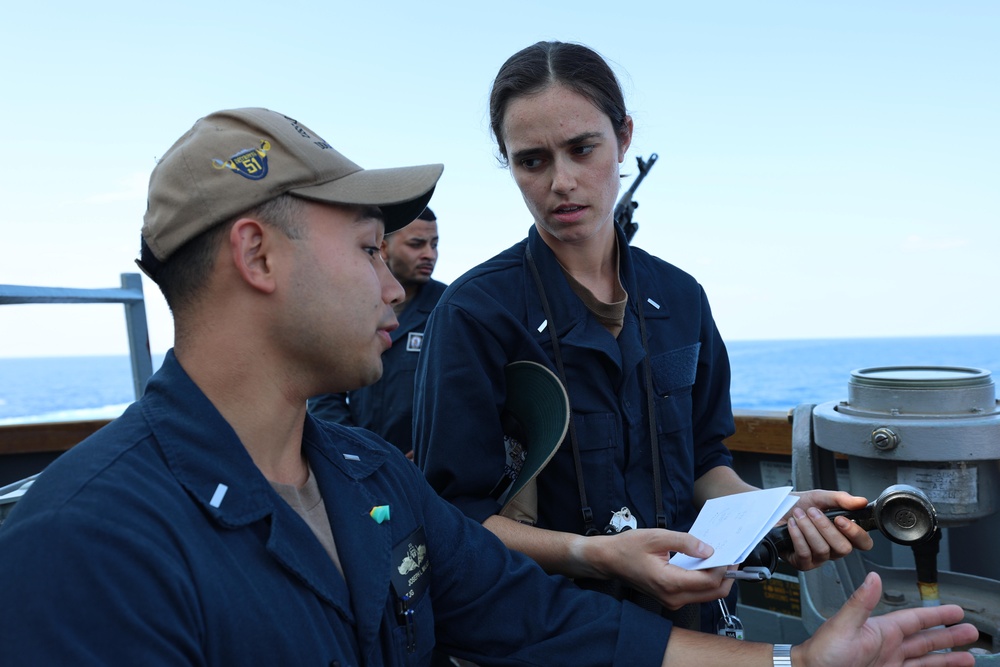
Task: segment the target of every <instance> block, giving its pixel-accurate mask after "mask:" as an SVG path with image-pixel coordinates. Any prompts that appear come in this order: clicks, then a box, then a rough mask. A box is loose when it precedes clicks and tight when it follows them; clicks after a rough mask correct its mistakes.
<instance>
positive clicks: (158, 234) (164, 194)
mask: <svg viewBox="0 0 1000 667" xmlns="http://www.w3.org/2000/svg"><path fill="white" fill-rule="evenodd" d="M443 169H444V166H443V165H440V164H430V165H422V166H415V167H398V168H394V169H362V168H361V167H359V166H358V165H356V164H355V163H354V162H352V161H350V160H348V159H347V158H346V157H344V156H343V155H341V154H340V153H339V152H337V151H336V150H334V148H333V147H332V146H330V144H328V143H327V142H326V141H324V140H323V139H322V138H321V137H320V136H319V135H317V134H316V133H315V132H313V131H312V130H310V129H309V128H307V127H306V126H305V125H303V124H302V123H300V122H298V121H297V120H295V119H294V118H289V117H288V116H285V115H283V114H280V113H277V112H275V111H270V110H268V109H259V108H248V109H231V110H227V111H217V112H215V113H213V114H210V115H208V116H205V117H204V118H202V119H200V120H199V121H198V122H196V123H195V124H194V127H192V128H191V129H190V130H188V131H187V133H185V134H184V136H182V137H181V138H180V139H178V140H177V141H176V142H175V143H174V145H173V146H171V147H170V149H169V150H168V151H167V152H166V154H164V156H163V157H162V158H161V159H160V160H159V162H158V163H157V165H156V167H155V168H154V169H153V173H152V175H151V176H150V178H149V198H148V200H147V203H146V215H145V218H144V223H143V226H142V250H141V256H140V258H139V259H137V260H136V263H137V264H139V266H140V267H141V268H142V269H143V271H145V272H146V274H147V275H149V276H150V277H151V278H153V279H154V280H155V278H156V272H157V269H158V267H159V265H160V264H162V263H163V262H165V261H166V260H167V259H168V258H169V257H170V256H171V255H172V254H173V253H174V252H176V251H177V250H178V249H179V248H180V247H181V246H183V245H184V244H185V243H187V242H188V241H190V240H191V239H193V238H194V237H196V236H198V235H199V234H201V233H202V232H204V231H206V230H208V229H210V228H212V227H213V226H215V225H216V224H219V223H221V222H224V221H225V220H228V219H230V218H232V217H235V216H236V215H238V214H240V213H242V212H244V211H246V210H248V209H250V208H253V207H254V206H257V205H259V204H262V203H264V202H266V201H268V200H270V199H273V198H274V197H277V196H278V195H281V194H285V193H288V194H291V195H294V196H296V197H302V198H303V199H309V200H313V201H318V202H324V203H330V204H349V205H356V204H360V205H367V206H378V207H380V208H381V210H382V213H383V215H384V216H385V230H386V233H388V232H392V231H395V230H397V229H399V228H401V227H403V226H404V225H406V224H408V223H410V222H412V221H413V220H414V219H415V218H416V217H417V216H418V215H419V214H420V212H421V211H423V210H424V207H425V206H427V202H429V201H430V198H431V194H432V193H433V192H434V186H435V185H436V184H437V181H438V178H440V176H441V172H442V171H443Z"/></svg>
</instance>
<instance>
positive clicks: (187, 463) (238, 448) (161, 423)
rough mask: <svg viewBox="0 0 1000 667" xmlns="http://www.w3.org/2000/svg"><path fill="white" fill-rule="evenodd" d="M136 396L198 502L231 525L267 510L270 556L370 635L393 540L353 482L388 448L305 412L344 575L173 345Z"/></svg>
mask: <svg viewBox="0 0 1000 667" xmlns="http://www.w3.org/2000/svg"><path fill="white" fill-rule="evenodd" d="M142 406H143V414H144V415H145V417H146V420H147V422H148V424H149V426H150V429H151V430H152V432H153V434H154V437H155V438H156V441H157V443H158V444H159V446H160V448H161V450H162V451H163V454H164V458H165V460H166V462H167V465H168V467H169V468H170V470H171V472H172V473H173V475H174V476H175V478H176V479H177V481H178V483H180V484H181V485H182V486H183V487H184V488H185V489H186V490H187V491H188V493H189V494H190V495H191V497H192V498H193V499H194V501H195V502H197V503H199V504H200V505H201V506H202V508H203V510H204V512H205V513H206V514H207V515H208V516H209V517H211V518H212V520H214V521H216V522H218V523H219V524H220V525H221V526H223V527H225V528H229V529H239V528H244V527H247V526H250V524H253V523H255V522H258V521H261V520H262V519H265V518H268V517H270V521H269V522H268V523H267V524H266V527H265V528H264V529H263V530H264V531H265V533H264V534H263V539H264V540H265V541H266V546H267V550H268V551H269V552H270V553H271V554H272V556H273V557H274V558H275V559H276V560H278V561H279V562H280V563H281V564H282V565H283V566H284V567H285V568H286V569H288V570H290V571H291V572H292V573H293V574H294V575H295V576H296V577H298V578H299V579H301V580H302V581H303V582H304V583H305V584H306V585H308V586H309V587H310V588H312V589H313V591H314V592H315V593H316V594H317V595H319V596H320V597H321V598H323V599H325V600H326V601H327V602H328V603H330V604H331V605H333V606H334V607H336V608H337V609H338V611H339V612H340V613H341V614H342V615H343V616H344V618H345V619H347V620H348V622H350V623H355V622H357V624H358V628H359V633H360V636H370V634H365V631H366V630H367V631H368V632H369V633H371V631H372V629H373V628H374V627H375V626H377V624H378V623H379V622H380V619H381V616H382V607H383V606H384V604H385V599H384V598H383V597H381V596H376V597H373V596H372V595H371V591H373V590H377V591H379V592H380V593H381V591H383V590H387V589H388V585H389V567H390V562H389V560H390V552H391V546H392V545H391V544H390V543H389V542H390V541H391V540H390V534H389V531H387V530H385V529H384V527H381V526H379V524H377V523H376V522H375V521H373V520H372V519H371V517H370V516H368V512H369V511H370V510H371V508H372V507H373V506H374V505H375V504H378V503H379V500H380V499H377V498H373V497H370V495H369V494H368V492H367V491H366V490H365V488H364V486H363V485H361V484H357V483H356V482H358V481H360V480H363V479H365V478H367V477H369V476H371V475H372V474H373V473H375V471H377V470H378V469H379V468H380V467H381V466H382V465H383V464H384V463H385V460H386V456H387V450H384V449H380V448H378V447H375V446H373V445H371V444H369V443H368V442H366V441H365V440H364V439H362V438H360V437H356V436H354V434H353V432H352V431H351V429H347V428H339V427H338V430H339V431H340V432H341V433H342V435H344V438H342V439H339V440H337V441H336V442H334V440H333V439H332V438H331V437H330V436H329V434H328V432H327V431H324V430H322V429H320V428H319V427H318V426H317V422H316V420H314V419H313V418H312V417H308V416H307V417H306V418H305V419H306V421H305V425H304V432H303V443H304V451H305V454H306V457H307V459H308V460H309V463H310V466H311V467H312V469H313V474H314V475H315V476H316V480H317V483H318V485H319V487H320V493H321V494H322V496H323V499H324V502H325V503H326V505H327V514H328V515H329V516H330V517H331V519H333V518H334V517H336V519H337V520H336V521H333V520H331V528H332V530H333V533H334V539H335V541H336V543H337V550H338V552H339V553H340V555H341V562H342V565H343V567H344V570H345V572H344V574H345V576H346V577H348V581H349V582H350V584H349V585H348V584H345V581H344V578H343V577H341V576H340V575H339V574H338V573H337V570H336V568H335V566H334V565H333V561H332V560H331V559H330V557H329V556H328V555H327V554H326V552H325V551H324V550H323V548H322V547H321V546H320V544H319V542H318V541H317V540H316V539H315V537H314V536H313V535H312V533H311V531H309V528H308V527H307V526H306V524H305V522H303V521H301V519H299V518H298V516H297V515H295V513H294V510H292V509H291V508H290V507H288V506H287V505H286V504H285V503H284V502H283V501H281V499H280V497H279V496H278V495H277V493H276V492H275V491H274V490H273V489H272V488H271V485H270V483H269V482H268V481H267V479H266V478H265V477H264V475H263V474H262V473H261V472H260V470H259V469H258V468H257V466H256V465H255V464H254V462H253V459H251V458H250V455H249V453H248V452H247V451H246V448H245V447H244V446H243V444H242V442H241V441H240V439H239V438H238V437H237V435H236V432H235V431H234V430H233V429H232V427H231V426H230V425H229V423H228V422H227V421H226V420H225V419H224V418H223V417H222V415H221V414H220V413H219V412H218V410H216V409H215V407H214V406H213V405H212V403H211V401H209V400H208V398H207V397H206V396H205V395H204V393H202V391H201V389H199V388H198V386H197V385H196V384H195V383H194V381H192V380H191V378H190V377H189V376H188V375H187V373H186V372H185V371H184V369H183V368H182V367H181V365H180V363H179V362H178V361H177V359H176V357H175V356H174V354H173V351H170V352H168V353H167V355H166V357H165V359H164V362H163V366H162V367H161V368H160V370H159V371H157V373H156V374H155V375H154V376H153V378H152V379H151V380H150V382H149V385H148V386H147V388H146V393H145V395H144V396H143V398H142ZM381 500H382V502H384V499H381ZM261 525H265V524H261ZM383 542H384V543H385V544H382V543H383ZM359 553H361V554H365V557H364V559H363V560H364V563H358V562H357V559H356V558H353V557H352V556H353V555H356V554H359ZM378 561H384V562H378ZM383 580H384V581H383ZM348 588H349V589H350V591H351V594H350V596H348V594H347V590H348ZM376 598H377V599H376ZM355 617H357V619H358V620H357V621H355ZM368 626H371V627H368Z"/></svg>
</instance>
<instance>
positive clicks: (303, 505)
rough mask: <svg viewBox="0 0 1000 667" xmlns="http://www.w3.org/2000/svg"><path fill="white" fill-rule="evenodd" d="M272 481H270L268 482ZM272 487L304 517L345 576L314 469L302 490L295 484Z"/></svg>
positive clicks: (310, 471) (275, 483)
mask: <svg viewBox="0 0 1000 667" xmlns="http://www.w3.org/2000/svg"><path fill="white" fill-rule="evenodd" d="M268 481H270V480H268ZM271 487H272V488H273V489H274V490H275V491H277V492H278V495H279V496H281V498H282V499H283V500H284V501H285V502H286V503H288V505H289V506H290V507H291V508H292V509H293V510H295V513H296V514H298V515H299V516H300V517H302V520H303V521H305V522H306V525H307V526H309V529H310V530H312V532H313V534H314V535H315V536H316V539H318V540H319V543H320V544H322V545H323V548H324V549H325V550H326V553H327V554H329V556H330V558H331V559H332V560H333V564H334V565H336V566H337V570H339V571H340V574H341V575H343V574H344V568H342V567H341V566H340V556H338V555H337V544H336V542H334V540H333V530H331V528H330V519H329V517H328V516H327V514H326V504H325V503H324V502H323V496H321V495H320V493H319V485H318V484H317V483H316V478H315V477H313V473H312V468H310V469H309V478H308V479H307V480H306V483H305V484H303V485H302V488H296V487H295V485H294V484H279V483H278V482H271Z"/></svg>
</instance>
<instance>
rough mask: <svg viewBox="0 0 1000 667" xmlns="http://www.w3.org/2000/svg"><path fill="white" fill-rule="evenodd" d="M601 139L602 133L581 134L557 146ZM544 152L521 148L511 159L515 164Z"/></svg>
mask: <svg viewBox="0 0 1000 667" xmlns="http://www.w3.org/2000/svg"><path fill="white" fill-rule="evenodd" d="M603 138H604V133H603V132H583V133H581V134H578V135H576V136H574V137H570V138H569V139H566V140H565V141H563V142H562V143H561V144H559V145H560V146H561V147H563V148H565V147H567V146H575V145H576V144H582V143H585V142H587V141H592V140H594V139H603ZM544 152H545V151H544V149H542V148H541V147H533V148H523V149H521V150H519V151H515V152H514V153H513V154H512V155H511V159H512V160H514V161H515V162H516V161H520V160H523V159H525V158H529V157H533V156H535V155H538V154H539V153H544Z"/></svg>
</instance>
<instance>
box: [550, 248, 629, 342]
mask: <svg viewBox="0 0 1000 667" xmlns="http://www.w3.org/2000/svg"><path fill="white" fill-rule="evenodd" d="M616 251H617V248H616ZM618 267H619V257H618V253H617V252H615V278H616V281H615V282H616V284H615V293H614V295H613V298H614V301H612V302H611V303H605V302H604V301H601V300H600V299H598V298H597V297H596V296H594V293H593V292H591V291H590V290H589V289H587V288H586V287H584V286H583V285H582V284H580V283H579V282H578V281H577V280H576V278H574V277H573V276H571V275H570V274H569V271H567V270H566V269H565V267H563V266H562V265H561V264H560V268H562V271H563V275H565V276H566V281H567V282H568V283H569V286H570V289H572V290H573V293H574V294H576V295H577V296H578V297H580V300H581V301H583V305H585V306H586V307H587V310H589V311H590V312H591V313H593V314H594V317H596V318H597V321H598V322H600V323H601V326H603V327H604V328H605V329H607V330H608V332H609V333H610V334H611V335H612V336H614V337H615V338H618V334H619V333H621V330H622V327H623V326H624V324H625V306H627V305H628V292H626V291H625V287H624V286H623V285H622V278H621V274H620V273H619V272H618Z"/></svg>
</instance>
